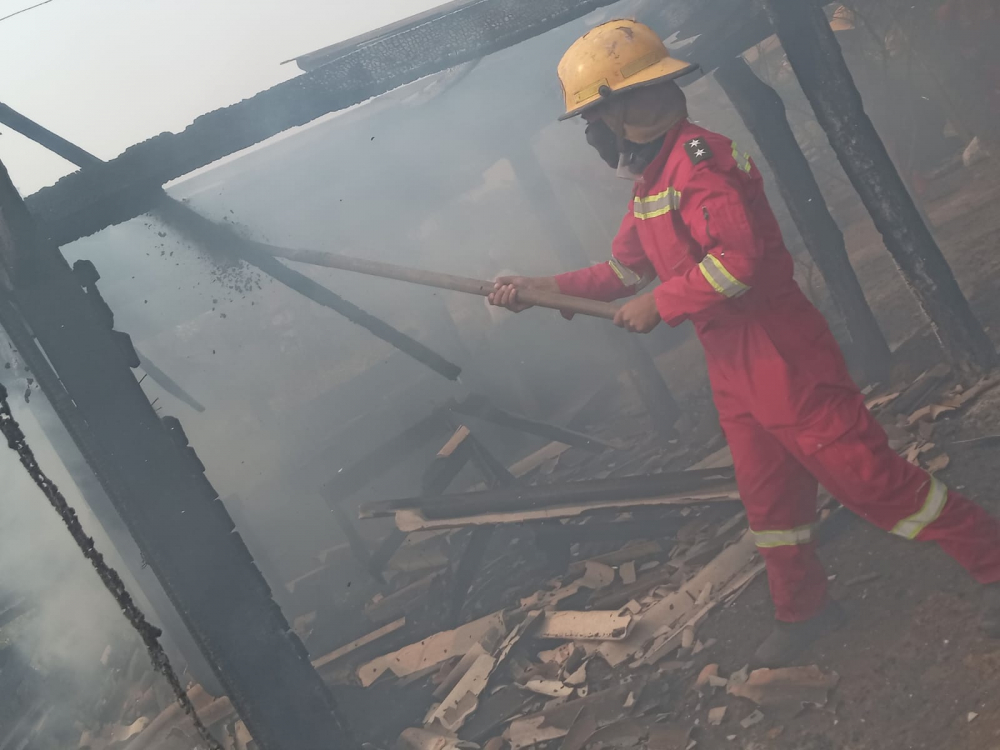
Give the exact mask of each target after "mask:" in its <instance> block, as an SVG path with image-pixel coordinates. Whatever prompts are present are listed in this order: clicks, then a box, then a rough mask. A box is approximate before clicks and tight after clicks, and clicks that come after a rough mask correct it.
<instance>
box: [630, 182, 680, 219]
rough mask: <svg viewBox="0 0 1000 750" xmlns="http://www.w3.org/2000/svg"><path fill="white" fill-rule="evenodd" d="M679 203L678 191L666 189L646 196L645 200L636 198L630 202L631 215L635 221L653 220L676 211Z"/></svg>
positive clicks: (670, 188)
mask: <svg viewBox="0 0 1000 750" xmlns="http://www.w3.org/2000/svg"><path fill="white" fill-rule="evenodd" d="M680 203H681V194H680V191H679V190H674V189H673V188H672V187H668V188H667V189H666V190H664V191H663V192H662V193H657V194H656V195H647V196H646V197H645V198H640V197H639V196H636V197H635V200H634V201H633V202H632V213H633V215H634V216H635V218H637V219H653V218H655V217H657V216H663V214H665V213H668V212H669V211H676V210H677V209H678V208H679V207H680Z"/></svg>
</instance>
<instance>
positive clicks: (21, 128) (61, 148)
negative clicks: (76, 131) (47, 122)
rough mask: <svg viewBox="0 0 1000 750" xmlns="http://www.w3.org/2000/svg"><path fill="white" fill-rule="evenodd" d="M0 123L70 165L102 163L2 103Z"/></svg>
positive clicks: (0, 105)
mask: <svg viewBox="0 0 1000 750" xmlns="http://www.w3.org/2000/svg"><path fill="white" fill-rule="evenodd" d="M0 123H2V124H4V125H6V126H7V127H8V128H10V129H11V130H15V131H17V132H18V133H20V134H21V135H23V136H24V137H25V138H30V139H31V140H33V141H34V142H35V143H37V144H39V145H40V146H44V147H45V148H47V149H48V150H49V151H51V152H52V153H54V154H56V155H58V156H61V157H62V158H63V159H65V160H66V161H68V162H69V163H70V164H75V165H76V166H78V167H88V166H96V165H98V164H101V163H102V162H101V160H100V159H99V158H97V157H96V156H94V155H93V154H92V153H90V152H89V151H86V150H85V149H82V148H80V147H79V146H77V145H76V144H75V143H70V142H69V141H67V140H66V139H65V138H63V137H62V136H61V135H57V134H56V133H53V132H52V131H51V130H49V129H48V128H46V127H42V126H41V125H39V124H38V123H37V122H35V121H34V120H32V119H31V118H29V117H25V116H24V115H22V114H21V113H20V112H18V111H17V110H15V109H13V108H11V107H8V106H7V105H6V104H4V103H3V102H0Z"/></svg>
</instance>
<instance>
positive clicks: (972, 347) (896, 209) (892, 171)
mask: <svg viewBox="0 0 1000 750" xmlns="http://www.w3.org/2000/svg"><path fill="white" fill-rule="evenodd" d="M764 6H765V8H766V9H767V11H768V14H769V15H770V17H771V22H772V24H773V25H774V29H775V31H776V32H777V34H778V39H779V40H780V41H781V44H782V46H783V47H784V49H785V53H786V54H787V55H788V61H789V62H790V63H791V66H792V70H794V71H795V75H796V76H797V77H798V79H799V83H800V84H801V85H802V90H803V92H804V93H805V95H806V98H808V99H809V103H810V104H811V105H812V108H813V111H814V112H815V114H816V119H817V120H818V121H819V123H820V124H821V125H822V126H823V129H824V130H825V131H826V133H827V136H828V137H829V139H830V145H832V146H833V150H834V152H835V153H836V154H837V158H838V160H839V161H840V164H841V166H843V168H844V171H845V172H846V173H847V176H848V178H849V179H850V181H851V184H852V185H854V189H855V190H857V191H858V194H859V195H860V196H861V200H862V202H863V203H864V204H865V207H866V208H867V209H868V211H869V213H870V214H871V216H872V219H873V220H874V222H875V226H876V228H877V229H878V231H879V233H881V235H882V238H883V240H884V241H885V246H886V249H887V250H888V251H889V253H890V254H891V255H892V257H893V259H894V260H895V261H896V265H897V266H898V267H899V270H900V273H901V274H902V276H903V279H904V281H905V282H906V285H907V286H908V287H909V289H910V291H912V292H913V295H914V296H915V297H916V299H917V302H918V303H919V304H920V307H921V309H922V310H923V311H924V313H925V314H926V315H927V317H928V319H929V320H930V323H931V327H932V329H933V331H934V333H935V335H936V336H937V338H938V340H939V341H940V343H941V345H942V347H943V348H944V351H945V354H946V355H947V356H948V357H949V359H951V360H952V361H953V362H955V363H956V364H957V365H958V366H960V367H961V368H963V369H969V370H981V369H985V368H989V367H992V366H993V365H994V364H995V362H996V349H995V347H994V346H993V343H992V341H990V338H989V336H988V335H987V334H986V332H985V331H984V330H983V326H982V324H981V323H980V322H979V320H978V319H977V318H976V316H975V315H974V314H973V313H972V309H971V308H970V307H969V302H968V300H967V299H966V298H965V296H964V295H963V294H962V290H961V289H960V288H959V286H958V282H957V281H956V280H955V276H954V274H953V273H952V271H951V267H950V266H949V265H948V262H947V261H946V260H945V258H944V255H943V254H942V253H941V249H940V248H939V247H938V245H937V243H936V242H935V241H934V237H933V236H932V235H931V232H930V230H929V229H928V228H927V225H926V224H925V223H924V221H923V218H922V217H921V215H920V212H919V210H918V209H917V206H916V205H915V204H914V202H913V198H912V197H911V196H910V194H909V193H908V192H907V190H906V186H905V185H904V184H903V180H902V178H901V177H900V176H899V173H898V172H897V171H896V168H895V166H894V165H893V163H892V160H891V159H890V158H889V154H888V152H887V151H886V148H885V145H884V144H883V143H882V140H881V138H879V135H878V133H877V132H876V130H875V127H874V126H873V125H872V122H871V120H870V119H869V118H868V115H867V114H866V113H865V110H864V106H863V105H862V102H861V95H860V93H858V90H857V88H856V87H855V85H854V81H853V79H852V78H851V74H850V72H849V71H848V69H847V63H846V62H845V61H844V56H843V54H842V53H841V50H840V45H839V44H838V43H837V40H836V38H835V37H834V34H833V30H832V29H831V28H830V24H829V22H828V21H827V18H826V15H825V14H824V13H823V11H822V9H821V8H818V7H816V6H813V5H812V4H808V3H802V2H801V0H764Z"/></svg>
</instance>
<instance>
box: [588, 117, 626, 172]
mask: <svg viewBox="0 0 1000 750" xmlns="http://www.w3.org/2000/svg"><path fill="white" fill-rule="evenodd" d="M586 135H587V143H589V144H590V145H591V146H592V147H593V148H594V150H596V151H597V153H598V154H600V156H601V158H602V159H603V160H604V163H605V164H607V165H608V166H609V167H611V168H612V169H615V168H617V167H618V162H619V160H620V155H619V153H618V139H617V138H615V134H614V133H612V132H611V128H609V127H608V126H607V124H606V123H605V122H604V121H603V120H594V121H593V122H590V123H587V131H586Z"/></svg>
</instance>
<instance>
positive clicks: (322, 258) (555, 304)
mask: <svg viewBox="0 0 1000 750" xmlns="http://www.w3.org/2000/svg"><path fill="white" fill-rule="evenodd" d="M253 244H254V245H255V246H256V247H257V248H258V249H260V250H262V251H264V252H267V253H269V254H271V255H273V256H275V257H276V258H284V259H286V260H293V261H296V262H298V263H309V264H311V265H314V266H326V267H327V268H338V269H340V270H341V271H352V272H353V273H362V274H365V275H366V276H378V277H380V278H383V279H396V280H397V281H408V282H410V283H411V284H420V285H421V286H430V287H434V288H436V289H449V290H451V291H453V292H465V293H466V294H478V295H479V296H480V297H486V296H487V295H489V294H490V293H491V292H492V291H493V282H492V281H484V280H482V279H470V278H468V277H465V276H453V275H452V274H450V273H438V272H437V271H425V270H423V269H420V268H408V267H406V266H397V265H395V264H394V263H384V262H382V261H377V260H367V259H365V258H354V257H351V256H349V255H340V254H339V253H328V252H325V251H322V250H301V249H297V248H290V247H277V246H275V245H268V244H265V243H263V242H254V243H253ZM517 298H518V300H519V301H520V302H524V303H527V304H531V305H536V306H538V307H547V308H549V309H552V310H561V311H563V312H567V313H575V314H579V315H590V316H591V317H594V318H605V319H606V320H611V319H612V318H614V317H615V313H616V312H618V307H619V306H618V305H615V304H612V303H610V302H599V301H597V300H592V299H584V298H582V297H572V296H570V295H568V294H559V293H557V292H544V291H538V290H535V289H518V291H517Z"/></svg>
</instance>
